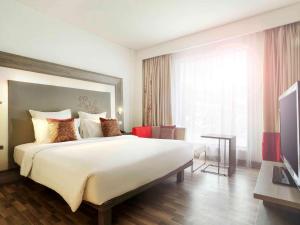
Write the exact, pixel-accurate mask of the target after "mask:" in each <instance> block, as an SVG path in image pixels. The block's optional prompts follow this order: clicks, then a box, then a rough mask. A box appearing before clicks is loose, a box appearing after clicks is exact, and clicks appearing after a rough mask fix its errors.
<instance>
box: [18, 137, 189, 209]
mask: <svg viewBox="0 0 300 225" xmlns="http://www.w3.org/2000/svg"><path fill="white" fill-rule="evenodd" d="M192 149H193V148H192V145H191V144H188V143H186V142H184V141H179V140H163V139H147V138H138V137H136V136H131V135H125V136H118V137H109V138H93V139H83V140H79V141H73V142H65V143H55V144H42V145H41V144H35V143H29V144H24V145H20V146H17V147H16V148H15V152H14V159H15V161H16V163H18V164H19V165H20V166H21V175H23V176H27V177H29V178H31V179H32V180H34V181H36V182H38V183H40V184H43V185H45V186H47V187H49V188H51V189H53V190H55V191H56V192H57V193H59V194H60V195H61V196H62V197H63V198H64V199H65V201H66V202H67V203H68V204H69V205H70V207H71V209H72V210H73V211H76V210H77V208H78V207H79V206H80V204H81V202H82V200H86V201H88V202H90V203H93V204H95V205H101V204H103V203H104V202H106V201H108V200H110V199H112V198H114V197H117V196H120V195H122V194H124V193H126V192H129V191H131V190H134V189H136V188H138V187H140V186H142V185H144V184H147V183H149V182H151V181H153V180H156V179H158V178H160V177H163V176H165V175H166V174H168V173H170V172H171V171H173V170H175V169H177V168H179V167H181V166H183V165H184V164H186V163H187V162H189V161H191V160H192V159H193V150H192Z"/></svg>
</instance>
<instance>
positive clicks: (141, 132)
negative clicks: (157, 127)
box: [132, 126, 152, 138]
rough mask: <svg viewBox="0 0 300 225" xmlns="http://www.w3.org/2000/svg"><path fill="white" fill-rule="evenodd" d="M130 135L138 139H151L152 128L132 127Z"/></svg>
mask: <svg viewBox="0 0 300 225" xmlns="http://www.w3.org/2000/svg"><path fill="white" fill-rule="evenodd" d="M132 134H133V135H135V136H138V137H143V138H152V127H151V126H145V127H134V128H132Z"/></svg>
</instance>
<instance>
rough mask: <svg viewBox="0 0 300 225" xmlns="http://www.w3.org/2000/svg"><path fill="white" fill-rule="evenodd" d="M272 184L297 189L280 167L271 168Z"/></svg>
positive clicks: (290, 177) (288, 175)
mask: <svg viewBox="0 0 300 225" xmlns="http://www.w3.org/2000/svg"><path fill="white" fill-rule="evenodd" d="M272 182H273V184H279V185H286V186H290V187H297V186H296V184H295V183H294V181H293V178H292V176H291V175H290V174H289V172H288V171H287V169H286V168H284V167H281V166H274V167H273V179H272Z"/></svg>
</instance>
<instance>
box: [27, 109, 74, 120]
mask: <svg viewBox="0 0 300 225" xmlns="http://www.w3.org/2000/svg"><path fill="white" fill-rule="evenodd" d="M29 112H30V114H31V117H32V118H36V119H70V118H72V113H71V110H70V109H66V110H63V111H59V112H40V111H35V110H31V109H30V110H29Z"/></svg>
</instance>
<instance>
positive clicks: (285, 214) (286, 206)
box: [254, 161, 300, 225]
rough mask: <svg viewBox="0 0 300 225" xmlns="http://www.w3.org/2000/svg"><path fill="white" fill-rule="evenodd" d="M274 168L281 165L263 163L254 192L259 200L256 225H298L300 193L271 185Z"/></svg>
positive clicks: (292, 188)
mask: <svg viewBox="0 0 300 225" xmlns="http://www.w3.org/2000/svg"><path fill="white" fill-rule="evenodd" d="M274 166H277V167H283V164H282V163H278V162H270V161H263V162H262V165H261V169H260V171H259V175H258V178H257V181H256V187H255V190H254V198H256V199H259V200H261V201H260V203H259V208H258V215H257V219H256V225H299V221H300V191H299V190H298V189H297V188H296V187H291V186H287V185H278V184H274V183H273V181H272V180H273V168H274Z"/></svg>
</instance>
